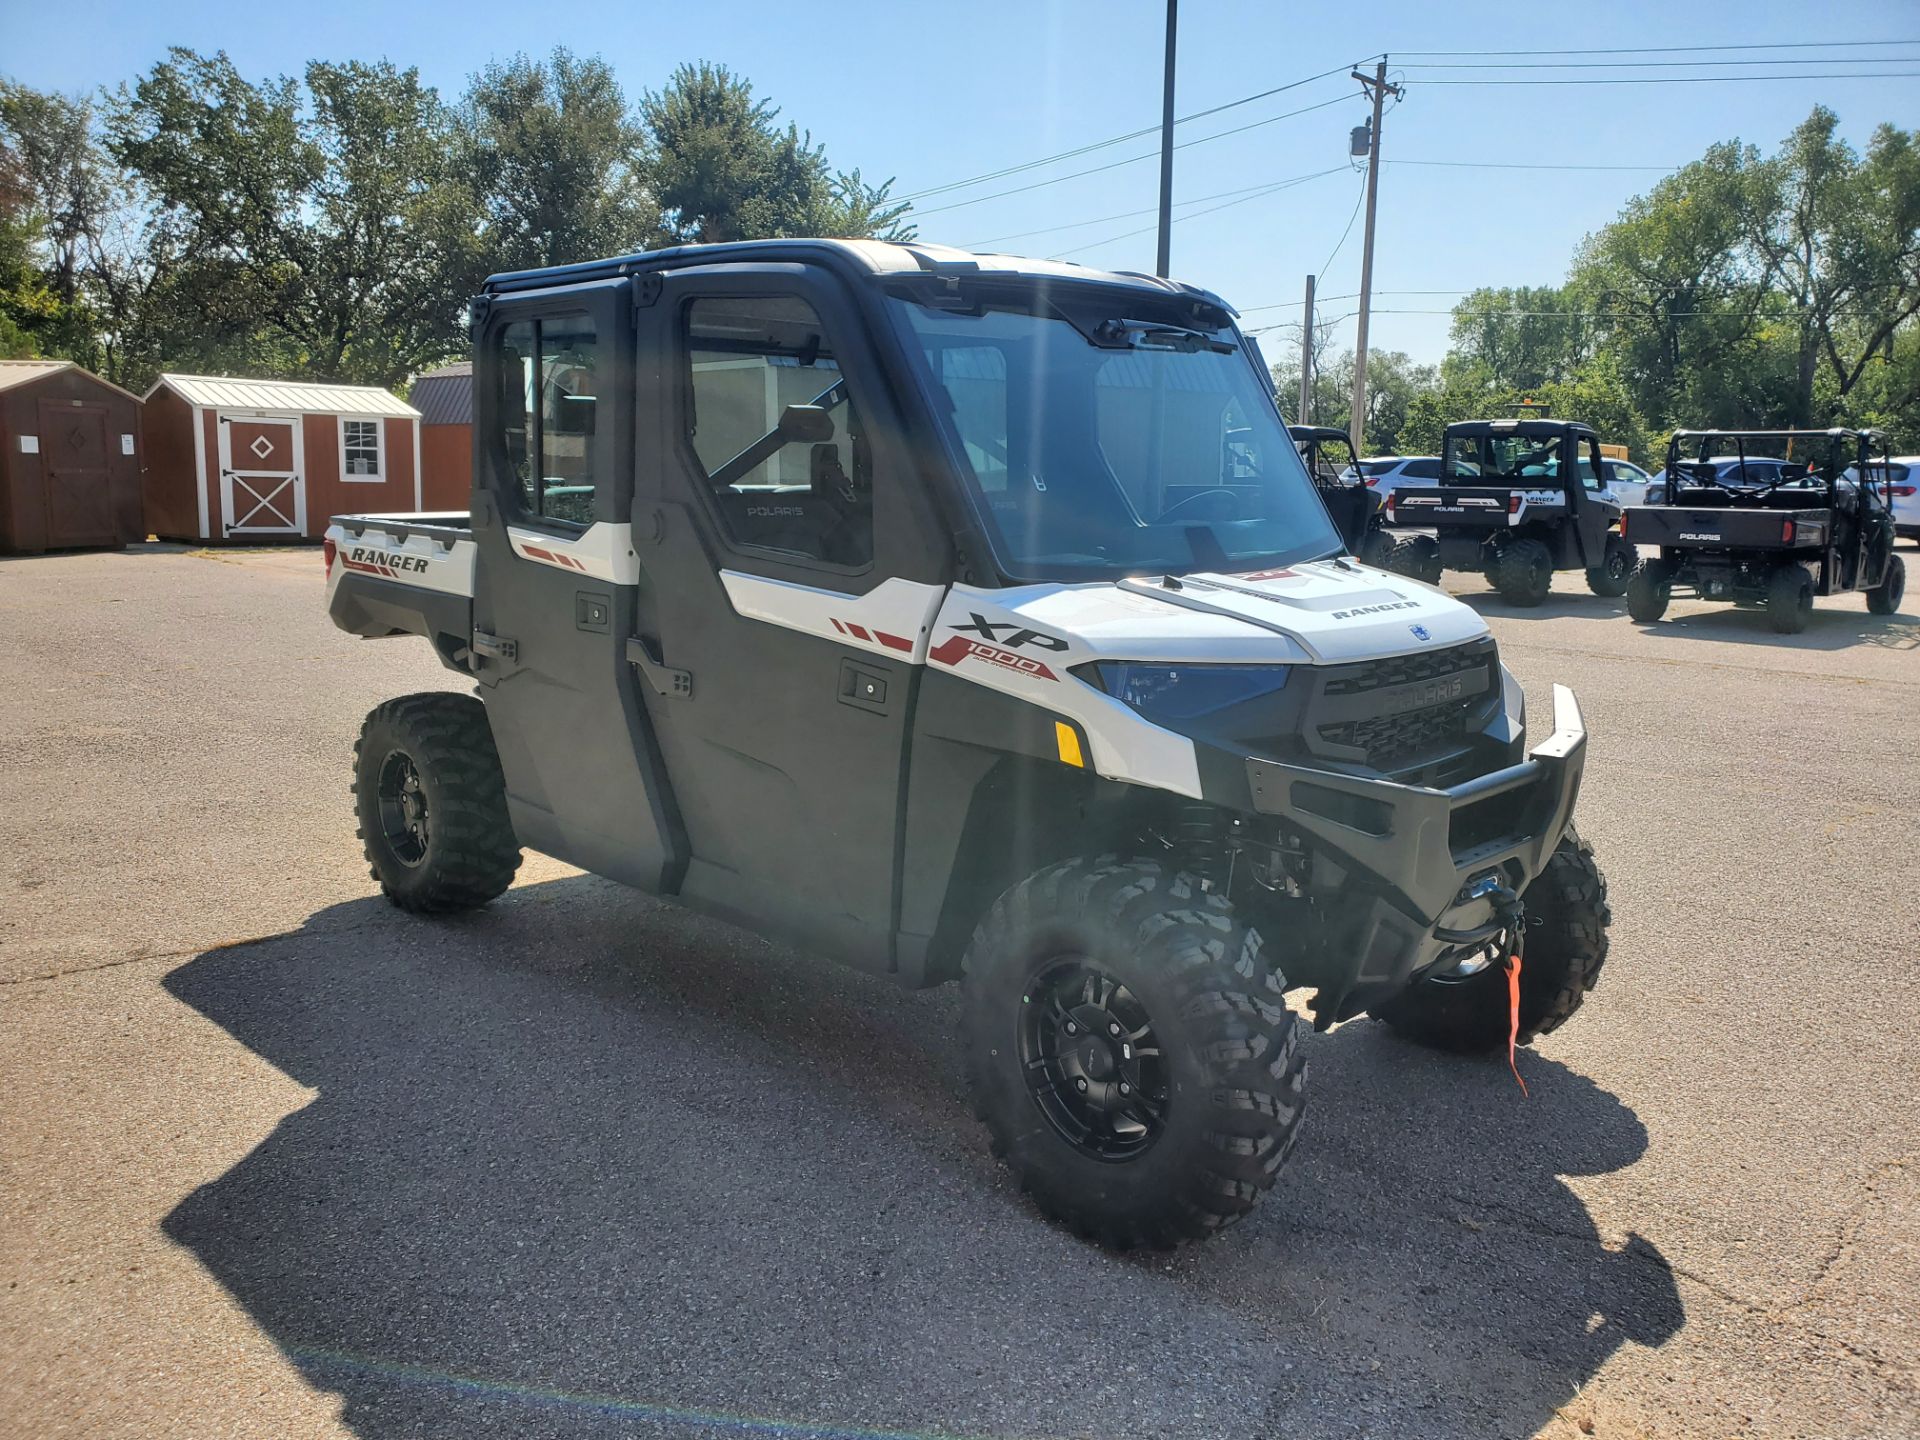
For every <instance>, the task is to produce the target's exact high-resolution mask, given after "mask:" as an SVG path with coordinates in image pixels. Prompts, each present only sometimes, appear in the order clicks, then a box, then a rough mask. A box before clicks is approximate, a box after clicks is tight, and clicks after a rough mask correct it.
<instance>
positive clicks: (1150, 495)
mask: <svg viewBox="0 0 1920 1440" xmlns="http://www.w3.org/2000/svg"><path fill="white" fill-rule="evenodd" d="M473 314H474V375H475V392H474V398H475V417H476V419H475V476H474V494H473V506H472V512H471V515H470V516H466V517H459V516H423V517H413V516H340V517H337V518H336V520H335V522H334V524H333V526H332V528H331V530H330V532H329V557H330V567H331V569H330V578H329V592H328V594H329V599H328V604H329V606H330V609H331V613H332V615H333V617H334V619H335V621H336V622H337V623H339V624H341V625H342V626H344V627H346V628H347V629H349V630H353V631H355V632H357V633H360V634H363V635H370V636H384V635H397V634H414V635H419V636H422V637H424V638H425V639H427V640H428V641H429V642H430V643H431V644H432V646H433V647H434V649H435V651H436V652H437V653H438V655H439V656H440V658H441V660H442V661H443V662H444V663H446V664H447V665H449V666H452V667H454V668H455V669H458V670H460V671H461V672H463V673H465V674H468V675H470V676H471V677H472V678H473V680H474V682H475V684H476V687H477V698H473V697H467V696H459V695H420V696H410V697H406V698H404V699H401V700H396V701H393V702H389V704H387V705H384V706H382V707H380V708H379V709H378V710H376V711H375V712H374V713H373V714H372V715H371V716H369V717H368V721H367V724H366V727H365V729H364V730H363V733H362V736H361V740H360V744H359V748H358V751H357V758H356V787H357V790H356V794H357V797H358V799H357V804H358V816H359V825H360V830H361V833H362V836H363V837H364V843H365V845H366V849H367V854H368V856H369V858H370V860H371V861H372V864H373V868H374V872H375V874H376V875H377V876H378V877H379V879H380V882H381V884H382V886H383V888H384V889H385V890H386V892H387V893H388V894H389V895H390V896H391V897H392V898H393V899H394V900H395V902H396V903H398V904H400V905H402V906H405V907H408V908H411V909H414V910H419V911H440V910H450V909H462V908H468V907H471V906H474V905H478V904H481V903H484V902H485V901H486V900H487V899H490V898H491V897H492V896H494V895H497V894H498V893H500V891H501V890H502V889H504V888H505V887H506V886H507V885H508V884H509V883H510V881H511V878H512V875H513V871H514V866H515V865H517V863H518V859H519V856H520V853H521V850H522V848H523V847H526V848H532V849H536V850H540V851H543V852H545V853H547V854H550V855H554V856H557V857H559V858H561V859H563V860H566V861H569V862H571V863H574V864H576V865H580V866H582V867H584V868H586V869H589V870H592V871H595V872H597V873H599V874H602V875H607V876H610V877H612V878H615V879H618V880H621V881H625V882H627V883H629V884H632V885H635V886H638V887H639V888H641V889H644V890H646V891H649V892H651V893H655V894H660V895H665V896H671V897H674V898H676V899H677V900H679V901H680V902H682V903H684V904H687V905H689V906H691V907H693V908H695V909H698V910H702V911H705V912H708V913H711V914H715V915H720V916H724V917H727V918H729V919H732V920H735V921H737V922H739V923H741V924H744V925H747V926H749V927H751V928H752V929H754V930H756V931H759V932H761V933H763V934H767V935H772V936H777V937H780V938H782V939H785V940H788V941H791V942H794V943H796V944H798V945H801V946H804V947H806V948H808V949H811V950H814V951H817V952H819V953H822V954H825V955H829V956H832V957H834V958H836V959H839V960H842V961H845V962H847V963H850V964H853V965H857V966H860V967H862V968H865V969H868V970H872V971H875V972H878V973H881V974H885V975H889V976H892V977H893V978H895V979H896V980H898V981H900V982H901V983H903V984H910V985H922V984H931V983H936V982H939V981H943V980H949V979H959V978H963V977H964V980H965V987H966V996H967V1002H966V1008H965V1015H966V1031H965V1044H966V1049H967V1055H968V1066H969V1070H970V1074H971V1078H972V1082H973V1086H974V1091H975V1098H976V1103H977V1105H978V1108H979V1110H980V1113H981V1114H982V1116H983V1117H984V1118H985V1120H986V1122H987V1124H988V1126H989V1127H990V1129H991V1130H992V1132H993V1134H994V1136H995V1139H996V1143H997V1145H998V1146H999V1147H1000V1148H1001V1150H1002V1151H1003V1153H1004V1154H1005V1155H1006V1157H1007V1160H1008V1162H1009V1164H1011V1165H1012V1166H1013V1167H1014V1168H1015V1169H1016V1170H1017V1171H1018V1173H1019V1174H1020V1176H1021V1178H1022V1180H1023V1181H1024V1182H1025V1183H1026V1185H1027V1186H1028V1187H1029V1188H1030V1189H1031V1190H1032V1191H1033V1192H1034V1194H1035V1195H1036V1196H1037V1197H1038V1198H1039V1200H1040V1202H1041V1203H1042V1205H1044V1206H1045V1207H1046V1208H1047V1209H1048V1210H1049V1212H1050V1213H1053V1214H1055V1215H1057V1216H1060V1217H1062V1218H1063V1219H1066V1220H1067V1221H1069V1222H1070V1223H1072V1224H1074V1225H1076V1226H1078V1227H1080V1228H1081V1229H1083V1230H1085V1231H1087V1232H1089V1233H1092V1234H1096V1235H1098V1236H1100V1237H1102V1238H1104V1239H1108V1240H1112V1241H1115V1242H1120V1243H1130V1242H1150V1243H1166V1242H1170V1241H1172V1240H1176V1239H1180V1238H1184V1237H1190V1236H1198V1235H1204V1234H1206V1233H1209V1232H1210V1231H1211V1230H1213V1229H1215V1228H1217V1227H1218V1226H1220V1225H1223V1224H1225V1223H1227V1222H1228V1221H1230V1220H1231V1219H1233V1218H1234V1217H1236V1216H1237V1215H1239V1214H1241V1213H1243V1212H1244V1211H1245V1210H1246V1209H1248V1208H1249V1207H1250V1206H1251V1205H1252V1204H1253V1202H1254V1201H1255V1200H1256V1199H1257V1198H1258V1196H1259V1194H1260V1193H1261V1192H1262V1191H1264V1190H1265V1189H1266V1188H1268V1187H1269V1186H1270V1185H1271V1184H1272V1183H1273V1179H1274V1177H1275V1175H1276V1174H1277V1173H1278V1170H1279V1168H1280V1165H1281V1163H1282V1162H1283V1160H1284V1159H1285V1157H1286V1155H1287V1153H1288V1151H1289V1149H1290V1148H1291V1146H1292V1144H1293V1141H1294V1138H1295V1135H1296V1133H1297V1127H1298V1124H1299V1119H1300V1115H1301V1111H1302V1103H1303V1085H1304V1075H1303V1069H1302V1057H1301V1052H1300V1046H1299V1038H1298V1035H1297V1033H1296V1025H1295V1020H1294V1017H1293V1014H1292V1012H1291V1011H1290V1010H1288V1009H1287V1008H1286V1007H1285V1005H1284V1004H1283V1003H1282V999H1283V996H1284V994H1285V993H1286V992H1287V991H1288V990H1290V989H1293V988H1305V989H1307V990H1309V991H1310V992H1311V1003H1312V1009H1313V1012H1314V1015H1315V1016H1316V1018H1317V1020H1318V1021H1319V1022H1320V1023H1321V1024H1332V1023H1334V1022H1336V1021H1339V1020H1344V1019H1347V1018H1351V1017H1354V1016H1358V1015H1361V1014H1364V1013H1368V1012H1371V1013H1373V1014H1376V1015H1379V1016H1381V1017H1383V1018H1385V1019H1387V1020H1388V1021H1390V1022H1391V1023H1392V1024H1394V1025H1395V1026H1397V1027H1398V1028H1400V1029H1401V1030H1403V1031H1404V1032H1405V1033H1407V1034H1409V1035H1413V1036H1415V1037H1416V1038H1419V1039H1422V1040H1425V1041H1428V1042H1431V1043H1435V1044H1440V1045H1447V1046H1451V1047H1456V1048H1461V1047H1464V1048H1484V1049H1496V1050H1497V1049H1504V1048H1506V1047H1507V1046H1508V1045H1509V1044H1510V1043H1511V1042H1512V1041H1513V1040H1514V1039H1516V1038H1517V1039H1519V1040H1521V1041H1525V1040H1527V1039H1530V1038H1531V1037H1532V1036H1533V1035H1534V1034H1536V1033H1539V1032H1542V1031H1545V1030H1548V1029H1551V1028H1552V1027H1554V1026H1555V1025H1558V1024H1559V1023H1561V1022H1562V1021H1564V1020H1565V1019H1566V1018H1567V1017H1568V1015H1570V1014H1571V1013H1572V1011H1573V1009H1574V1008H1575V1007H1576V1006H1577V1005H1578V1004H1579V1003H1580V1000H1581V998H1582V996H1583V995H1584V993H1585V992H1586V990H1587V989H1588V988H1589V987H1590V986H1591V985H1592V983H1593V981H1594V979H1595V977H1596V976H1597V974H1598V972H1599V967H1600V964H1601V961H1602V959H1603V958H1604V955H1605V948H1606V922H1607V911H1606V904H1605V893H1604V883H1603V881H1602V880H1601V878H1600V874H1599V871H1598V869H1597V867H1596V866H1595V865H1594V862H1593V858H1592V853H1591V850H1590V849H1589V848H1588V847H1587V846H1585V845H1584V844H1583V843H1582V842H1581V841H1580V840H1579V838H1578V837H1577V836H1576V835H1575V834H1574V832H1573V829H1572V825H1571V819H1572V812H1573V807H1574V803H1575V798H1576V795H1577V793H1578V790H1579V786H1580V780H1581V774H1582V768H1583V764H1584V755H1585V731H1584V727H1583V725H1582V722H1581V719H1580V714H1579V710H1578V707H1577V706H1576V704H1575V703H1574V700H1573V697H1572V695H1571V693H1570V692H1568V691H1566V690H1564V689H1561V688H1559V687H1556V688H1555V692H1554V696H1553V700H1552V702H1551V704H1549V705H1547V706H1544V707H1541V710H1540V711H1539V712H1538V719H1537V721H1536V725H1537V733H1536V734H1535V735H1534V736H1533V743H1532V745H1531V748H1529V743H1528V738H1527V735H1526V723H1527V722H1526V716H1525V708H1524V701H1523V699H1522V696H1521V693H1520V689H1519V687H1518V686H1517V685H1516V684H1515V683H1514V681H1513V678H1512V676H1511V675H1509V674H1508V672H1507V670H1506V669H1505V667H1504V666H1502V665H1501V663H1500V659H1499V655H1498V652H1497V649H1496V646H1495V643H1494V641H1493V639H1492V637H1491V636H1490V635H1489V634H1488V633H1487V629H1486V626H1485V624H1484V622H1482V621H1481V620H1480V618H1479V617H1478V616H1477V615H1475V614H1474V612H1473V611H1472V610H1470V609H1468V608H1467V607H1466V606H1464V605H1461V604H1459V603H1458V602H1456V601H1454V600H1452V599H1450V598H1448V597H1447V596H1445V595H1442V594H1439V593H1437V592H1436V591H1433V590H1431V589H1429V588H1427V587H1425V586H1422V585H1419V584H1417V583H1414V582H1412V581H1409V580H1407V579H1406V578H1404V577H1402V576H1397V575H1392V574H1388V573H1385V572H1382V571H1379V570H1374V569H1371V568H1369V567H1367V566H1364V565H1362V564H1360V563H1358V562H1357V561H1356V560H1355V559H1353V558H1352V557H1351V556H1350V555H1349V554H1348V553H1347V546H1346V544H1345V543H1344V542H1343V540H1342V537H1341V534H1340V532H1339V530H1338V528H1337V527H1336V526H1335V524H1334V523H1333V521H1332V519H1331V518H1330V517H1329V514H1328V511H1327V507H1326V506H1325V504H1323V503H1322V499H1321V496H1320V494H1319V492H1318V491H1317V490H1316V488H1315V486H1314V483H1313V481H1312V479H1311V477H1310V476H1309V474H1308V472H1307V468H1306V466H1305V465H1304V464H1303V463H1302V460H1301V457H1300V454H1299V452H1298V450H1297V449H1296V447H1295V444H1294V441H1293V440H1292V438H1290V437H1289V435H1288V433H1287V430H1286V427H1285V425H1284V423H1283V422H1282V420H1281V418H1280V415H1279V413H1278V411H1277V409H1276V408H1275V405H1274V401H1273V397H1272V395H1271V392H1270V389H1269V386H1268V383H1267V380H1266V377H1265V376H1264V375H1263V373H1262V372H1261V368H1260V366H1259V365H1258V363H1257V360H1256V359H1255V357H1254V355H1253V354H1252V352H1251V351H1250V350H1249V348H1248V346H1247V345H1246V344H1245V343H1244V341H1243V339H1242V337H1241V335H1240V333H1239V331H1238V329H1237V327H1236V325H1235V323H1234V317H1233V312H1232V310H1231V309H1230V308H1229V307H1228V306H1227V305H1226V304H1225V303H1224V302H1223V301H1221V300H1220V299H1219V298H1218V297H1216V296H1214V295H1211V294H1209V293H1207V292H1206V291H1203V290H1198V289H1195V288H1192V287H1190V286H1186V285H1181V284H1177V283H1173V282H1169V281H1165V280H1159V279H1153V278H1149V277H1144V276H1136V275H1119V274H1107V273H1102V272H1098V271H1088V270H1083V269H1081V268H1079V267H1075V266H1069V265H1061V264H1053V263H1049V262H1044V261H1029V260H1019V259H1014V258H1010V257H1004V256H986V255H971V254H967V253H964V252H959V251H952V250H946V249H941V248H938V247H932V246H920V245H913V246H897V245H880V244H872V243H860V242H836V241H766V242H755V243H750V244H738V245H722V246H709V247H688V248H684V249H677V250H668V251H663V252H659V253H655V254H647V255H637V256H630V257H626V258H622V259H617V260H609V261H605V262H598V263H594V264H590V265H581V266H574V267H568V268H563V269H558V270H545V271H537V272H527V273H518V274H509V275H501V276H497V277H495V278H494V279H493V280H491V281H489V282H488V284H487V287H486V290H485V292H484V294H482V295H481V296H480V297H479V298H477V299H476V301H475V302H474V306H473ZM1516 957H1521V958H1516ZM1522 960H1523V961H1524V970H1523V971H1522V970H1521V968H1520V967H1521V965H1522ZM1510 1002H1511V1003H1510Z"/></svg>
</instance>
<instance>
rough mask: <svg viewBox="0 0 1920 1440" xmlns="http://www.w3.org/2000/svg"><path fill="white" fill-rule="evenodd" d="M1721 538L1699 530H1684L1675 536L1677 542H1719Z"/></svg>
mask: <svg viewBox="0 0 1920 1440" xmlns="http://www.w3.org/2000/svg"><path fill="white" fill-rule="evenodd" d="M1719 538H1720V537H1719V536H1718V535H1706V534H1703V533H1701V532H1699V531H1697V530H1682V531H1681V532H1680V533H1679V534H1678V535H1676V536H1674V539H1676V540H1718V539H1719Z"/></svg>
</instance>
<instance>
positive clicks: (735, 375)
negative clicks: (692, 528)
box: [686, 296, 873, 566]
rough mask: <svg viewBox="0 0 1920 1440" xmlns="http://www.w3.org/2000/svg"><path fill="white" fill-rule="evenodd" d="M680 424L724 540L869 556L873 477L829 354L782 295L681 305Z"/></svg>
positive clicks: (816, 324)
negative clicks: (683, 372) (683, 369)
mask: <svg viewBox="0 0 1920 1440" xmlns="http://www.w3.org/2000/svg"><path fill="white" fill-rule="evenodd" d="M686 365H687V376H686V384H687V391H686V393H687V411H688V414H687V423H688V425H689V427H690V430H691V433H690V435H689V437H688V438H689V439H690V441H691V442H692V445H693V452H694V455H695V456H696V457H697V459H698V461H699V470H700V476H699V479H700V481H701V482H702V483H703V484H704V485H705V487H706V489H707V492H708V494H709V495H710V496H711V497H712V499H713V502H714V506H715V508H716V510H717V511H718V512H719V516H720V524H721V527H722V529H723V530H724V531H725V533H726V537H727V539H728V540H730V541H732V542H733V543H734V544H736V545H745V546H751V547H754V548H756V549H764V550H778V551H783V552H785V553H787V554H789V555H795V556H801V557H804V558H806V559H810V560H818V561H823V562H825V563H827V564H829V565H845V566H860V565H864V564H866V563H867V562H868V561H869V560H871V559H872V558H873V477H872V475H871V473H870V469H871V466H870V459H869V453H868V449H867V442H866V435H865V432H864V431H863V430H862V429H861V426H860V417H859V412H858V410H857V409H856V408H855V406H854V403H853V399H852V396H851V393H850V392H849V390H848V386H847V382H846V379H845V377H844V376H843V375H842V374H841V371H840V362H839V358H838V356H837V354H836V352H835V350H834V347H833V344H832V341H831V339H830V338H829V337H828V335H827V333H826V329H825V327H824V326H823V325H822V324H821V323H820V317H819V316H818V315H817V314H815V313H814V310H813V307H812V306H810V305H808V304H807V303H806V302H805V301H804V300H800V299H798V298H795V297H792V296H764V297H752V298H747V297H742V298H738V299H735V298H727V299H720V298H709V299H700V300H695V301H693V302H692V304H690V305H689V306H688V307H687V310H686Z"/></svg>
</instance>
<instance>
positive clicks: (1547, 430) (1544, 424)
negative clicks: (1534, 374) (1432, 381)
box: [1447, 419, 1597, 439]
mask: <svg viewBox="0 0 1920 1440" xmlns="http://www.w3.org/2000/svg"><path fill="white" fill-rule="evenodd" d="M1569 430H1571V431H1573V432H1574V433H1575V434H1578V435H1594V434H1595V431H1594V428H1593V427H1592V426H1591V425H1588V424H1585V423H1583V422H1582V421H1579V420H1518V419H1515V420H1456V421H1454V422H1453V424H1451V425H1449V426H1447V433H1448V434H1449V435H1528V436H1533V435H1537V436H1539V437H1540V438H1542V439H1545V438H1547V437H1548V436H1551V435H1564V434H1566V433H1567V432H1568V431H1569ZM1596 438H1597V436H1596Z"/></svg>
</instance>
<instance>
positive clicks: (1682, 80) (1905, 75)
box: [1417, 62, 1920, 85]
mask: <svg viewBox="0 0 1920 1440" xmlns="http://www.w3.org/2000/svg"><path fill="white" fill-rule="evenodd" d="M1895 63H1898V62H1895ZM1767 80H1920V70H1870V71H1855V72H1853V73H1851V74H1849V73H1846V72H1844V71H1816V72H1802V73H1801V74H1798V75H1643V76H1631V75H1621V76H1617V77H1614V78H1611V79H1601V78H1599V77H1595V76H1575V77H1573V78H1570V79H1553V80H1421V81H1419V82H1417V83H1419V84H1421V85H1742V84H1750V83H1752V82H1754V81H1767Z"/></svg>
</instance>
